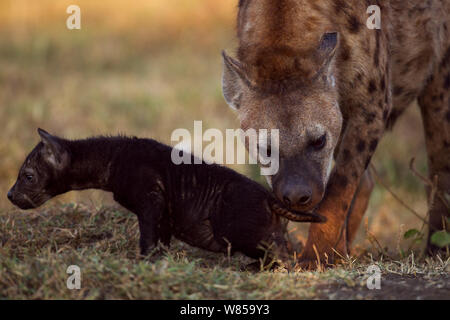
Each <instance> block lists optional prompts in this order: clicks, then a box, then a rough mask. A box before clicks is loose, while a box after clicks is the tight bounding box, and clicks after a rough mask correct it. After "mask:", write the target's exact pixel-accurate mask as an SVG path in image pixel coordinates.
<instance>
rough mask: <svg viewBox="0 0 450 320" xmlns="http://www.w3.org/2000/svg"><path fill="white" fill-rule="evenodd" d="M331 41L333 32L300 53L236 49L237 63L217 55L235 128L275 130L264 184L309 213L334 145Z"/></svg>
mask: <svg viewBox="0 0 450 320" xmlns="http://www.w3.org/2000/svg"><path fill="white" fill-rule="evenodd" d="M319 40H320V41H319ZM337 42H338V36H337V33H334V32H333V33H325V34H324V35H323V36H322V38H321V39H318V42H317V46H315V47H314V49H313V50H305V51H303V52H302V51H298V50H294V49H292V48H290V47H286V46H279V47H274V46H272V47H268V48H264V47H262V48H261V47H258V48H255V47H242V46H241V47H240V48H239V60H236V59H233V58H231V57H229V56H227V55H226V54H225V53H223V58H224V74H223V81H222V85H223V93H224V97H225V100H226V101H227V103H228V104H229V106H231V107H232V108H233V109H235V110H236V111H237V114H238V117H239V120H240V123H241V128H242V129H243V130H246V129H249V128H253V129H256V130H257V131H259V129H269V130H270V129H278V130H279V137H280V138H279V146H271V148H272V149H273V148H274V147H278V151H279V157H280V159H279V170H278V172H277V173H276V174H274V175H272V176H269V177H268V182H269V183H270V184H271V186H272V188H273V191H274V193H275V195H276V196H277V198H278V199H279V200H280V201H283V202H284V203H285V204H286V205H287V206H288V207H290V208H292V209H295V210H300V211H309V210H312V209H313V208H314V207H315V206H316V205H317V204H318V203H319V202H320V201H321V200H322V198H323V195H324V191H325V188H326V185H327V182H328V177H329V173H330V170H331V166H332V160H333V152H334V149H335V147H336V145H337V143H338V140H339V136H340V132H341V127H342V115H341V112H340V109H339V105H338V96H337V90H336V83H335V78H334V55H335V51H336V47H337Z"/></svg>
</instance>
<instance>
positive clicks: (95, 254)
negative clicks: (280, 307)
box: [0, 204, 450, 299]
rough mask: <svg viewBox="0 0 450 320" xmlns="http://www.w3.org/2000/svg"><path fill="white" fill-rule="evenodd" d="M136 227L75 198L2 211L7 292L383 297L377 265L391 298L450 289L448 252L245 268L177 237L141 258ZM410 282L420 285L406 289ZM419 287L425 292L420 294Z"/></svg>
mask: <svg viewBox="0 0 450 320" xmlns="http://www.w3.org/2000/svg"><path fill="white" fill-rule="evenodd" d="M137 230H138V228H137V219H136V218H135V216H134V215H133V214H131V213H129V212H126V211H124V210H123V209H119V208H115V207H102V208H93V207H89V206H84V205H75V204H70V205H58V206H48V207H46V208H45V209H43V210H40V211H36V212H30V213H28V212H26V213H25V212H10V213H9V214H6V215H5V214H4V215H1V216H0V235H1V238H0V241H1V246H0V257H1V258H0V270H1V272H0V298H8V299H11V298H13V299H30V298H31V299H313V298H321V299H327V298H335V299H340V298H345V299H347V298H353V299H362V298H367V299H370V298H377V297H376V295H375V294H377V292H374V291H371V290H368V289H367V286H366V283H367V278H368V276H369V274H367V267H368V265H371V264H377V265H378V266H379V267H380V269H381V271H382V282H381V283H382V286H383V287H382V290H384V294H385V295H386V297H387V298H389V297H390V296H389V294H392V292H393V288H395V289H396V290H398V289H399V287H400V290H399V292H395V294H394V296H393V298H417V297H423V298H430V297H435V298H436V297H437V298H448V294H449V293H450V277H449V275H448V272H449V267H450V265H449V262H450V260H440V258H439V257H438V258H436V259H434V260H433V259H429V258H419V259H418V258H416V257H415V256H414V254H413V253H411V255H409V256H408V257H405V258H404V259H401V260H392V259H387V258H386V257H382V256H377V257H376V259H375V258H371V254H370V253H369V252H366V253H365V254H364V255H361V256H360V257H358V258H351V259H348V260H345V261H343V263H342V264H340V265H339V266H338V267H337V268H335V269H329V270H326V271H324V272H291V273H288V272H287V270H286V269H283V268H278V269H276V270H274V271H267V270H266V271H261V272H254V271H245V270H246V269H248V268H247V265H248V264H249V263H251V262H253V261H252V260H251V259H249V258H246V257H244V256H242V255H239V254H237V255H236V256H233V257H227V256H225V255H221V254H214V253H208V252H205V251H203V250H200V249H196V248H193V247H190V246H188V245H186V244H183V243H182V242H180V241H176V240H175V241H173V245H172V246H171V248H170V249H169V250H168V251H166V252H165V253H164V254H162V256H161V257H159V258H157V259H154V260H153V261H148V260H145V259H141V258H139V256H138V247H137V243H138V232H137ZM70 265H77V266H79V267H80V268H81V289H80V290H69V289H67V287H66V281H67V278H68V276H69V275H68V274H67V273H66V270H67V267H68V266H70ZM243 270H244V271H243ZM399 275H400V276H399ZM384 278H386V279H387V280H386V284H385V282H384V280H383V279H384ZM405 278H406V279H415V281H413V283H412V284H411V285H410V286H408V287H406V288H405V289H404V290H401V281H403V280H404V279H405ZM392 279H393V280H392ZM421 281H424V282H425V284H426V286H423V285H419V283H420V282H421ZM391 282H393V284H392V283H391ZM412 287H413V288H416V287H421V288H422V292H418V293H417V296H411V288H412Z"/></svg>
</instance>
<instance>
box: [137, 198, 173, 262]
mask: <svg viewBox="0 0 450 320" xmlns="http://www.w3.org/2000/svg"><path fill="white" fill-rule="evenodd" d="M143 204H145V206H143V208H142V209H140V210H137V216H138V221H139V232H140V235H139V247H140V252H141V255H142V256H146V255H148V254H149V253H151V252H152V250H153V249H154V248H156V246H157V244H158V241H159V240H161V241H162V242H163V243H164V245H168V244H169V242H170V230H168V228H165V227H164V223H163V219H164V213H165V209H166V206H165V204H164V202H163V201H162V200H161V197H159V196H152V197H151V199H148V200H146V201H145V202H144V203H143Z"/></svg>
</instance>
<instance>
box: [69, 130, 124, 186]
mask: <svg viewBox="0 0 450 320" xmlns="http://www.w3.org/2000/svg"><path fill="white" fill-rule="evenodd" d="M125 141H126V138H122V137H117V138H109V137H108V138H106V137H105V138H104V137H99V138H90V139H86V140H74V141H68V142H67V147H68V149H69V150H70V157H71V162H70V168H69V169H68V171H67V174H66V176H65V178H66V179H65V180H66V181H65V183H67V185H68V187H69V188H70V190H84V189H102V190H105V191H111V190H110V183H109V182H110V181H109V180H110V179H109V177H110V172H111V169H112V166H113V165H114V159H115V158H116V157H117V155H118V154H120V152H121V150H122V148H123V147H124V146H125V145H126V143H125Z"/></svg>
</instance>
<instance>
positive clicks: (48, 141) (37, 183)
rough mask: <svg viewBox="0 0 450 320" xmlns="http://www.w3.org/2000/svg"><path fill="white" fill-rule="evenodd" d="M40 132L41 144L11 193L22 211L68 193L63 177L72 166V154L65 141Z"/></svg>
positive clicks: (26, 164)
mask: <svg viewBox="0 0 450 320" xmlns="http://www.w3.org/2000/svg"><path fill="white" fill-rule="evenodd" d="M38 132H39V135H40V136H41V142H39V143H38V144H37V145H36V147H35V148H34V149H33V151H31V152H30V154H29V155H28V156H27V158H26V159H25V162H24V163H23V165H22V167H21V168H20V171H19V176H18V177H17V181H16V183H15V184H14V186H13V187H12V188H11V190H9V192H8V199H9V200H10V201H11V202H12V203H13V204H14V205H16V206H18V207H19V208H21V209H31V208H36V207H38V206H40V205H42V204H43V203H44V202H46V201H47V200H49V199H51V198H52V197H54V196H56V195H58V194H61V193H63V192H65V191H67V190H66V186H65V185H64V184H63V183H62V182H61V177H62V176H63V175H64V172H65V170H66V169H67V168H68V166H69V162H70V158H69V152H68V151H67V149H65V147H64V143H63V140H62V139H59V138H57V137H54V136H52V135H50V134H49V133H48V132H46V131H44V130H42V129H38Z"/></svg>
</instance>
